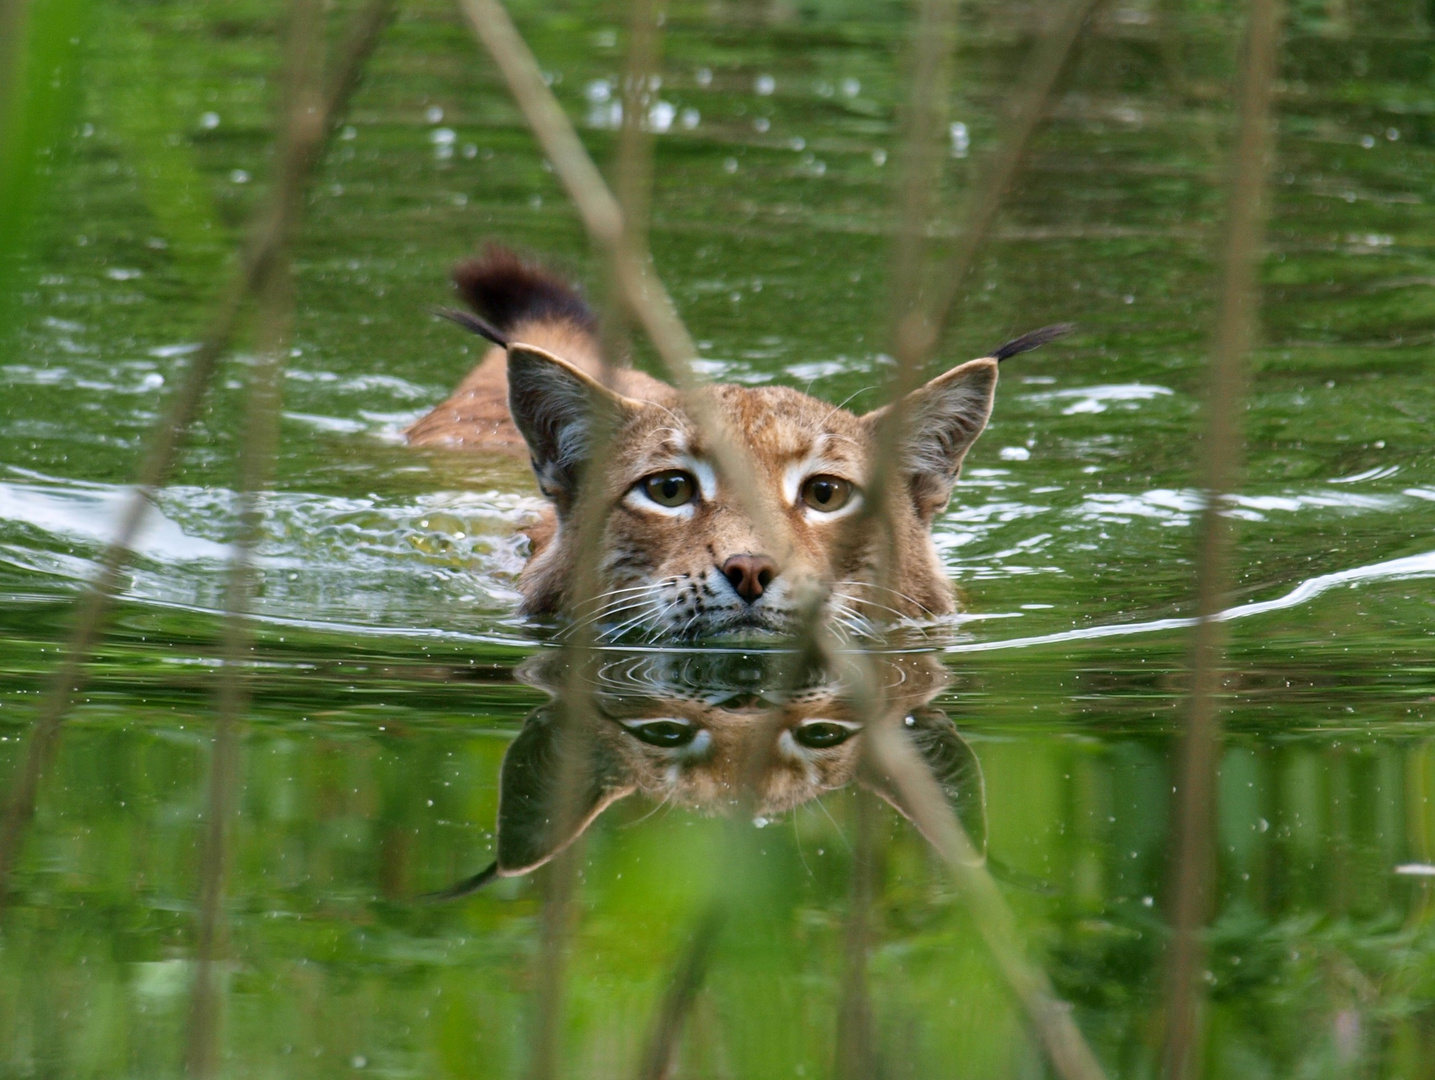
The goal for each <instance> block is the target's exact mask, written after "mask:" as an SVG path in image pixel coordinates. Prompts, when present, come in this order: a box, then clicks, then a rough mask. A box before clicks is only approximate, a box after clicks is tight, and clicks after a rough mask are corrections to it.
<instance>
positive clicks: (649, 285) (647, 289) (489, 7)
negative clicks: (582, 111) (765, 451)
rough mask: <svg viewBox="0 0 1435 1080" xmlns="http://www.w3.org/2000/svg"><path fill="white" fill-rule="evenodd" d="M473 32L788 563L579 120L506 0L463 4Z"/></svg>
mask: <svg viewBox="0 0 1435 1080" xmlns="http://www.w3.org/2000/svg"><path fill="white" fill-rule="evenodd" d="M458 2H459V6H460V8H461V9H462V10H463V12H464V14H465V15H466V16H467V17H468V20H469V23H470V24H471V25H472V27H473V31H474V33H475V34H476V35H477V36H478V39H479V41H480V42H482V43H483V46H484V48H486V49H487V50H488V52H489V55H490V56H492V57H493V61H494V63H495V64H497V65H498V69H499V71H500V73H501V74H502V75H503V78H504V81H505V82H506V83H507V85H508V90H509V93H511V94H512V95H513V99H514V101H515V102H516V103H517V105H518V108H519V111H520V112H522V114H523V118H524V120H525V121H527V123H528V126H529V128H530V129H532V131H533V134H534V137H535V138H537V140H538V143H539V146H540V147H542V149H543V153H544V154H545V155H546V156H547V158H548V161H549V163H550V164H551V165H552V166H553V171H554V173H555V174H556V175H557V177H558V179H559V181H560V182H561V183H562V184H563V187H564V189H565V190H566V191H567V192H568V196H569V198H571V199H572V200H573V204H574V206H575V207H576V208H577V210H578V216H579V218H580V219H582V222H583V226H584V228H585V229H586V230H587V233H588V236H589V238H590V239H591V240H592V241H593V243H594V244H596V245H597V246H598V247H599V248H600V249H601V250H602V251H603V252H605V253H606V254H607V256H608V258H609V261H610V267H611V272H612V275H613V281H614V283H615V285H616V287H617V291H618V293H619V294H620V295H621V296H622V298H623V300H624V302H625V304H626V305H627V307H628V310H629V311H630V312H632V314H633V316H634V317H635V318H636V319H637V321H638V323H639V325H641V326H642V328H643V331H644V332H645V333H646V334H647V335H648V338H649V340H650V341H652V343H653V346H654V348H656V349H657V351H658V355H659V357H660V358H661V359H662V361H663V366H664V367H665V368H666V369H667V372H668V375H669V377H670V378H671V379H672V380H673V383H674V384H675V385H676V386H677V387H678V389H680V390H682V391H683V392H684V393H685V395H686V405H687V407H688V409H689V411H690V412H691V413H692V414H693V417H694V419H695V420H696V421H697V424H698V427H699V428H700V429H701V430H702V432H703V434H704V436H706V437H707V439H708V440H709V441H710V443H711V450H712V455H713V458H714V461H715V464H716V466H717V469H718V472H719V474H720V475H722V476H724V477H727V478H729V482H730V483H731V486H732V492H733V495H734V497H735V498H736V499H737V500H738V501H739V503H740V504H741V505H742V507H743V510H744V511H745V512H746V513H747V516H748V517H749V518H750V519H751V520H752V522H753V525H754V527H755V528H756V530H757V532H758V533H759V535H760V536H762V538H763V539H764V540H765V541H766V542H767V544H768V552H769V554H771V555H772V556H773V557H774V558H775V559H777V561H778V562H779V564H780V563H783V562H785V561H786V556H787V554H788V552H787V551H786V544H785V541H784V539H783V538H784V536H785V533H784V532H783V530H782V529H780V528H779V527H778V522H777V517H776V515H775V514H774V512H773V510H772V508H771V507H769V506H768V505H767V504H766V503H765V502H763V501H762V500H760V499H758V498H756V496H755V495H754V494H753V492H752V489H751V485H748V484H744V483H743V482H742V478H743V477H747V476H751V475H753V469H752V468H751V463H750V461H749V456H748V454H747V451H746V448H745V447H744V446H743V445H742V444H741V443H740V442H739V441H738V440H736V439H734V438H733V437H732V435H731V434H730V433H729V432H727V430H726V429H725V427H724V426H723V424H722V423H721V420H720V418H719V416H718V414H717V411H716V409H714V408H713V407H712V403H711V402H710V401H708V400H707V399H705V398H704V397H702V396H701V395H698V394H697V393H696V391H697V390H698V389H699V388H700V387H701V386H702V385H703V380H702V378H701V377H700V376H699V375H698V374H697V372H696V371H695V370H694V369H693V360H694V359H695V358H696V357H697V354H698V353H697V346H696V345H695V344H694V343H693V339H692V336H691V335H690V334H689V333H688V331H687V327H685V326H684V325H683V322H682V319H681V318H679V316H678V313H677V309H676V308H675V307H674V306H673V301H672V298H671V297H670V296H669V295H668V291H667V289H665V288H664V287H663V283H662V282H661V281H660V280H659V279H658V275H657V271H656V270H655V268H654V267H653V265H652V259H651V258H650V257H649V255H648V252H647V251H646V250H645V249H641V248H639V247H638V246H637V245H636V244H635V242H634V240H633V239H632V238H630V237H629V236H628V235H627V232H626V231H625V227H624V222H623V211H622V206H621V204H620V203H619V201H618V199H617V198H615V197H614V195H613V193H612V191H610V190H609V189H608V186H607V184H606V183H605V182H604V181H603V176H602V174H601V173H599V171H598V167H597V166H596V165H594V164H593V159H592V158H591V157H589V156H588V151H587V150H585V149H584V148H583V143H582V141H581V140H580V139H579V138H578V133H577V131H575V130H574V128H573V124H572V122H571V121H570V120H569V119H568V116H567V114H566V113H565V112H564V111H563V107H562V106H561V105H560V104H559V103H558V99H557V98H555V97H554V96H553V92H552V91H551V90H550V89H549V88H548V85H547V83H545V82H544V81H543V72H542V69H540V68H539V66H538V61H537V60H536V59H534V56H533V53H532V51H531V50H530V49H529V48H528V45H527V43H526V42H525V41H524V40H523V37H522V36H521V35H520V34H519V33H518V28H517V27H515V26H514V25H513V20H512V19H511V18H510V17H509V14H508V11H507V10H506V9H505V8H504V6H503V4H502V3H500V2H499V0H458Z"/></svg>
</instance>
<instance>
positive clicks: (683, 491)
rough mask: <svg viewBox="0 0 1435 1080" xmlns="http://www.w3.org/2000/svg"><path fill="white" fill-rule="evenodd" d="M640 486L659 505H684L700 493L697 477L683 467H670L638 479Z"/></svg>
mask: <svg viewBox="0 0 1435 1080" xmlns="http://www.w3.org/2000/svg"><path fill="white" fill-rule="evenodd" d="M638 486H639V487H640V488H642V489H643V494H644V495H646V496H647V497H648V498H650V499H652V500H653V502H655V503H657V504H658V505H659V506H668V507H674V506H683V505H685V504H687V503H690V502H692V501H693V498H694V497H695V496H696V495H697V493H698V482H697V479H696V478H695V477H694V476H693V474H692V473H689V472H683V471H682V470H681V469H668V470H666V471H665V472H660V473H653V475H652V476H645V477H643V479H641V480H639V481H638Z"/></svg>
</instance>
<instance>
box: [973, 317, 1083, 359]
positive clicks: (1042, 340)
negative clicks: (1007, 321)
mask: <svg viewBox="0 0 1435 1080" xmlns="http://www.w3.org/2000/svg"><path fill="white" fill-rule="evenodd" d="M1075 329H1076V324H1075V323H1069V322H1064V323H1056V324H1055V325H1053V326H1043V327H1042V328H1041V329H1040V330H1033V331H1032V332H1031V333H1029V334H1023V335H1022V336H1021V337H1019V338H1013V339H1012V340H1011V341H1008V342H1007V343H1006V344H1005V345H999V346H997V349H996V351H995V352H994V353H992V356H993V357H994V358H995V359H996V360H997V361H1002V360H1005V359H1007V358H1008V357H1010V356H1016V355H1017V354H1018V353H1024V352H1031V350H1032V349H1039V348H1041V347H1042V346H1043V345H1045V344H1046V343H1047V342H1049V341H1055V340H1056V339H1057V338H1062V337H1066V335H1067V334H1069V333H1071V332H1072V331H1073V330H1075Z"/></svg>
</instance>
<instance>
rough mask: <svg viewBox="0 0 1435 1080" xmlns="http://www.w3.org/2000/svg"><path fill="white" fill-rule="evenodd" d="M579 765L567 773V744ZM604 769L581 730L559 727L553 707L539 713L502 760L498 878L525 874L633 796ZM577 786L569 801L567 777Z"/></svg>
mask: <svg viewBox="0 0 1435 1080" xmlns="http://www.w3.org/2000/svg"><path fill="white" fill-rule="evenodd" d="M565 742H567V743H568V747H567V750H568V752H569V753H572V754H574V755H576V757H577V760H576V761H575V762H574V763H573V764H572V765H571V766H570V767H568V768H565V764H564V761H563V756H562V755H563V750H564V746H563V744H564V743H565ZM613 771H614V770H612V769H610V768H608V767H607V766H605V764H604V762H603V759H602V758H601V757H600V755H599V750H598V747H597V745H596V744H595V743H594V742H593V740H592V739H589V738H587V737H585V736H584V735H583V733H582V732H581V731H580V730H579V729H578V725H574V724H567V725H564V724H561V723H560V722H559V720H558V716H557V710H556V709H555V708H554V707H553V706H551V705H549V706H544V707H542V708H540V709H537V710H535V711H534V712H533V714H532V715H530V716H529V717H528V719H527V720H525V721H524V723H523V730H521V731H520V732H519V733H518V737H517V738H516V739H514V740H513V744H512V745H511V746H509V748H508V752H507V753H506V754H504V755H503V768H502V770H501V771H500V773H499V787H498V868H497V873H498V875H499V876H500V877H513V876H516V875H518V874H526V873H528V872H529V871H530V870H535V869H537V868H538V867H540V866H542V865H543V864H544V863H546V862H547V861H548V860H549V859H551V858H553V856H555V855H557V854H558V853H559V852H560V851H562V850H563V849H564V848H566V847H567V846H568V845H569V844H571V843H572V842H573V841H574V840H576V839H577V838H578V837H579V836H581V835H583V833H584V832H585V831H586V830H587V828H588V826H589V825H591V824H593V822H594V820H595V819H596V818H597V817H598V815H599V814H601V813H602V812H603V811H604V810H606V809H607V808H608V807H609V806H611V805H612V804H613V803H615V802H617V801H618V800H619V799H621V798H623V797H624V796H625V795H628V794H630V793H631V792H632V791H633V786H632V784H631V783H627V784H625V783H622V782H621V781H619V780H618V779H617V778H616V777H615V776H614V775H612V774H613ZM565 772H566V773H568V774H570V775H569V777H567V778H568V779H571V780H572V782H573V790H572V791H571V792H570V793H568V794H567V795H566V796H565V795H564V793H563V791H562V790H561V786H562V783H563V781H564V779H565V777H564V776H563V775H562V774H563V773H565Z"/></svg>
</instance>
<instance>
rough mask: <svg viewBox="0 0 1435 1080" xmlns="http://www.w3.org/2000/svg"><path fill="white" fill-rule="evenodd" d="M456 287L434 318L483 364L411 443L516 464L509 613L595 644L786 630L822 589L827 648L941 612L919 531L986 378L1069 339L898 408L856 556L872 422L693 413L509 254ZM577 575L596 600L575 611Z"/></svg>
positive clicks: (959, 372)
mask: <svg viewBox="0 0 1435 1080" xmlns="http://www.w3.org/2000/svg"><path fill="white" fill-rule="evenodd" d="M454 281H455V283H456V285H457V286H458V291H459V293H460V295H461V296H462V297H463V299H464V300H465V301H466V302H467V303H468V305H469V306H470V307H471V308H472V309H473V310H474V311H475V312H477V313H478V317H475V316H474V315H469V314H467V313H463V312H447V313H445V314H447V315H448V317H450V318H452V319H453V320H454V321H456V322H459V323H460V324H462V325H464V326H466V327H468V328H469V329H471V330H474V331H476V332H477V333H480V334H482V335H483V336H485V337H487V338H488V339H490V340H491V341H493V342H494V343H495V348H493V349H491V350H490V351H489V352H488V354H487V355H486V356H485V357H484V359H483V361H482V362H481V363H480V364H479V366H478V367H477V368H475V369H474V370H473V371H472V372H471V373H470V374H469V375H468V377H467V378H466V379H464V381H463V382H462V383H461V384H460V385H459V387H458V388H457V390H455V391H454V393H453V394H452V395H451V396H450V397H449V398H448V399H447V400H446V401H444V402H443V403H441V404H440V405H438V406H437V407H436V408H435V409H434V410H433V411H432V412H430V413H429V414H428V415H427V416H425V417H423V418H422V419H420V420H419V421H418V422H417V423H415V424H414V425H413V426H412V427H411V428H410V429H409V430H408V433H407V434H408V439H409V442H410V443H411V444H413V445H418V446H427V445H449V446H457V447H474V448H484V449H497V450H515V451H517V450H521V449H524V448H526V450H527V453H528V454H529V457H530V459H531V461H532V464H533V471H534V473H535V474H536V475H537V478H538V486H539V488H540V489H541V490H542V492H543V494H544V495H545V496H547V498H548V499H549V501H550V503H551V507H552V509H551V513H550V514H549V515H548V516H547V517H546V518H545V520H544V521H542V522H540V523H539V524H538V525H537V526H535V527H534V528H533V529H532V530H531V531H530V536H531V539H532V551H531V555H530V558H529V561H528V564H527V566H526V567H525V568H524V570H523V572H522V574H521V576H520V578H519V582H518V585H519V590H520V591H521V592H522V594H523V597H524V600H523V609H524V611H525V612H526V613H528V614H531V615H564V616H567V617H568V618H570V619H580V620H586V621H588V622H591V623H593V624H594V625H596V626H598V627H600V628H601V629H602V632H603V633H604V634H605V635H606V636H609V637H622V636H624V635H628V634H637V635H642V636H645V637H648V638H654V639H656V638H663V639H673V638H694V637H703V638H709V637H713V636H715V635H725V634H730V633H738V634H745V633H748V632H753V631H757V632H778V633H781V632H784V631H790V630H791V629H792V628H793V624H794V622H795V620H796V619H797V618H798V616H799V613H800V612H801V611H802V610H803V603H802V598H803V597H804V596H805V595H808V593H809V592H810V588H811V586H813V585H814V583H815V584H818V585H820V586H824V587H826V588H828V589H830V594H829V596H828V599H827V602H826V609H825V614H826V616H827V617H828V618H829V619H830V620H831V622H832V624H833V626H834V627H835V628H836V629H837V630H838V631H839V632H843V633H852V634H865V633H866V632H868V631H870V629H871V628H872V627H873V626H875V625H879V624H881V623H883V622H886V621H890V620H892V619H898V620H903V619H911V620H924V619H930V618H933V617H935V616H941V615H946V614H949V613H951V612H953V611H954V610H955V607H956V604H955V599H954V596H953V590H952V585H951V583H950V581H949V580H948V579H947V576H946V573H945V572H944V570H943V567H942V564H941V562H940V560H939V559H938V556H937V550H936V547H935V546H934V545H933V543H932V538H931V527H932V521H933V519H934V518H935V517H936V515H937V514H938V513H940V512H941V511H942V509H943V508H944V507H945V506H946V505H947V502H948V500H949V499H950V497H951V494H952V488H953V486H954V484H955V483H956V480H957V477H958V475H959V474H960V472H961V467H962V460H963V458H964V457H965V456H966V453H967V451H968V449H970V447H971V445H972V443H973V442H974V441H975V440H976V438H977V436H978V435H980V434H981V432H982V429H983V428H985V427H986V423H987V419H988V417H990V415H991V411H992V402H993V397H994V394H995V392H996V385H997V365H998V363H999V362H1000V361H1001V360H1003V359H1006V358H1007V357H1009V356H1014V355H1016V354H1017V353H1020V352H1025V351H1027V350H1029V349H1033V348H1036V347H1037V346H1038V345H1041V344H1044V343H1045V342H1047V341H1050V340H1051V339H1053V338H1055V337H1057V336H1059V335H1060V334H1062V333H1065V332H1066V330H1067V329H1068V328H1067V327H1064V326H1057V327H1048V328H1046V329H1044V330H1038V331H1036V332H1034V333H1032V334H1028V335H1026V336H1024V337H1021V338H1018V339H1017V340H1015V341H1012V342H1009V343H1008V344H1006V345H1003V346H1002V347H1001V348H999V349H997V350H995V351H994V352H993V353H992V354H991V355H990V356H987V357H983V358H981V359H977V360H972V361H970V362H968V363H965V364H962V365H960V366H959V367H955V368H953V369H952V370H950V371H948V372H947V373H946V374H944V375H939V376H937V377H936V378H934V379H933V380H931V381H930V382H928V383H927V384H926V385H924V386H922V387H919V388H918V389H916V390H914V391H912V392H911V393H910V394H909V395H907V397H906V398H905V400H904V401H903V402H902V412H901V416H902V419H903V431H902V436H901V438H900V439H899V440H898V441H897V444H896V454H897V462H896V480H897V481H898V482H896V483H893V484H890V485H888V489H887V491H888V494H887V498H886V500H885V502H886V505H885V506H883V507H881V508H880V509H881V511H882V512H881V513H880V514H870V515H868V516H867V522H868V523H869V525H868V527H867V528H866V529H864V530H862V534H861V535H858V536H857V537H856V540H855V542H853V541H852V539H851V538H850V537H844V534H845V533H848V532H851V531H852V530H849V529H847V528H846V525H847V521H848V519H849V518H851V517H852V516H853V515H854V514H856V513H857V512H858V511H859V510H860V509H861V508H862V505H863V501H864V499H866V498H867V490H866V489H867V486H868V483H869V481H870V479H871V477H872V475H873V472H874V465H875V461H874V456H875V453H876V447H877V445H878V431H879V426H880V425H881V424H882V422H883V418H884V416H885V415H886V414H887V408H885V407H884V408H882V409H877V410H875V411H873V412H869V413H866V414H864V415H861V416H858V415H855V414H853V413H851V412H848V411H847V410H846V409H843V408H840V407H838V406H834V405H830V404H827V403H825V402H822V401H818V400H817V399H815V398H812V397H809V396H808V395H806V394H802V393H799V392H798V391H796V390H793V389H790V388H787V387H782V386H766V387H746V386H732V385H715V386H708V387H705V388H703V389H702V390H700V391H698V392H697V395H696V397H697V400H696V401H694V400H691V399H689V398H685V396H684V395H683V394H681V393H679V392H678V391H677V390H676V389H674V388H673V387H671V386H668V385H667V384H665V383H662V382H660V381H658V380H657V379H654V378H652V377H651V376H648V375H645V374H643V373H642V372H639V371H636V370H634V369H632V368H628V367H620V366H616V365H612V364H609V363H607V362H605V360H604V358H603V356H602V355H601V352H600V350H599V344H598V335H597V325H596V320H595V318H594V316H593V314H592V312H591V311H590V310H589V309H588V308H587V307H586V306H585V305H584V303H583V301H582V300H581V299H580V298H579V296H578V294H577V293H576V291H575V290H574V289H573V288H572V287H571V286H569V285H568V284H566V283H565V282H563V281H562V280H560V279H558V278H556V277H554V276H553V275H551V274H550V273H548V272H546V271H544V270H542V269H539V268H537V267H535V266H533V265H531V264H528V263H525V262H523V261H521V260H520V259H518V257H517V256H515V255H514V254H513V253H512V252H510V251H508V250H506V249H503V248H495V247H491V248H489V249H488V250H487V251H486V253H485V254H484V256H483V257H482V258H478V259H473V260H469V261H466V262H463V263H460V264H459V265H458V267H457V268H456V269H455V271H454ZM698 415H703V416H706V417H710V418H711V417H715V418H716V419H717V421H718V423H719V424H720V426H721V429H722V436H721V437H725V438H726V439H728V440H729V441H730V443H731V444H734V445H736V446H739V447H742V448H745V450H746V451H747V456H748V457H749V459H750V462H751V475H747V476H744V477H742V478H741V479H740V480H736V481H734V480H731V479H730V478H729V477H727V476H723V475H720V472H719V469H718V466H717V454H716V453H715V447H714V443H713V433H712V432H711V431H710V430H709V431H705V430H703V429H702V427H701V426H700V425H699V423H698V421H697V416H698ZM600 444H601V445H602V446H603V447H604V450H603V457H602V459H601V460H594V458H593V455H594V453H595V450H596V448H597V447H598V446H599V445H600ZM738 484H740V485H741V489H740V490H739V489H738V488H737V486H736V485H738ZM594 500H596V501H597V503H598V510H599V511H600V512H601V514H602V521H603V525H602V532H601V536H600V539H599V541H598V542H597V544H596V547H594V548H593V549H592V550H578V545H579V543H580V538H579V536H578V529H577V528H576V521H577V517H578V514H577V509H578V507H579V506H580V504H585V503H587V502H590V501H594ZM754 506H757V507H758V508H759V509H760V510H761V511H762V514H761V517H762V524H763V526H764V529H763V530H760V529H759V522H758V521H757V520H754V516H753V514H752V513H751V510H752V508H753V507H754ZM764 532H765V534H766V535H763V533H764ZM774 533H775V534H776V535H774ZM879 558H880V559H881V560H882V566H883V574H882V576H883V580H884V583H883V584H880V585H879V583H878V577H879ZM584 560H587V561H588V562H587V563H586V565H587V566H588V567H589V568H591V570H592V572H593V574H594V576H595V577H596V581H597V589H596V593H595V594H594V595H592V597H591V598H590V599H588V600H586V601H582V602H581V603H580V601H579V598H578V597H577V596H576V595H575V577H576V575H575V567H577V566H578V565H579V564H580V563H582V562H583V561H584Z"/></svg>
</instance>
